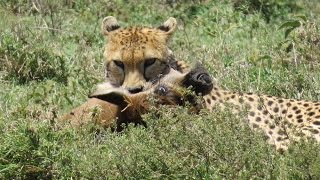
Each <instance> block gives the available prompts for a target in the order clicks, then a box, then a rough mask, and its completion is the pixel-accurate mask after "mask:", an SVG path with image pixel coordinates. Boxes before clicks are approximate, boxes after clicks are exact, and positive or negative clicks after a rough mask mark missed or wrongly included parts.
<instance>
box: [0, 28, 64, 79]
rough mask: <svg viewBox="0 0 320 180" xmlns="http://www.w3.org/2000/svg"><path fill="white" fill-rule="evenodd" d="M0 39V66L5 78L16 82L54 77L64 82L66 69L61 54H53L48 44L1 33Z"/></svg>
mask: <svg viewBox="0 0 320 180" xmlns="http://www.w3.org/2000/svg"><path fill="white" fill-rule="evenodd" d="M1 36H2V38H1V40H0V63H1V64H2V66H1V67H0V70H1V71H4V76H5V79H11V80H14V81H16V82H18V83H27V82H29V81H33V80H36V81H41V80H45V79H55V80H57V81H60V82H66V80H67V69H66V64H65V60H64V58H63V57H62V56H59V55H57V54H55V53H54V52H53V51H52V50H51V48H50V47H49V46H47V45H46V44H41V45H40V46H39V45H38V46H37V45H36V44H33V43H35V42H28V40H25V39H19V38H18V37H15V36H14V35H12V34H8V33H3V34H2V35H1Z"/></svg>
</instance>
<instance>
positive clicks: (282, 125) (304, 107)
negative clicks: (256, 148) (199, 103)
mask: <svg viewBox="0 0 320 180" xmlns="http://www.w3.org/2000/svg"><path fill="white" fill-rule="evenodd" d="M203 98H204V101H205V107H206V108H207V109H208V110H209V111H212V110H214V108H215V107H220V108H221V109H225V108H226V107H227V106H231V111H232V112H233V113H239V112H241V111H242V112H244V111H245V112H248V113H247V120H248V123H249V125H250V127H251V128H252V129H255V130H262V132H264V133H265V134H266V137H267V138H268V143H270V144H271V145H274V146H275V147H276V149H277V150H280V151H282V150H287V148H288V145H289V144H290V142H292V141H297V140H299V139H300V138H301V134H302V135H304V136H306V137H313V138H314V139H315V140H316V141H318V142H319V141H320V134H319V132H320V103H319V102H311V101H304V100H295V99H286V98H281V97H275V96H268V95H263V94H261V95H260V94H253V93H239V92H231V91H226V90H223V89H221V88H219V87H218V86H217V85H216V84H214V87H213V89H212V91H211V92H210V93H209V94H208V95H206V96H204V97H203Z"/></svg>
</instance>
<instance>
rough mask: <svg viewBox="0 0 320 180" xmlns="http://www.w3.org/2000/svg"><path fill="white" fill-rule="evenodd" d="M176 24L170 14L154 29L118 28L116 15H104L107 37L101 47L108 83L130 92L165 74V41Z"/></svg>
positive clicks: (144, 88) (166, 62) (142, 88)
mask: <svg viewBox="0 0 320 180" xmlns="http://www.w3.org/2000/svg"><path fill="white" fill-rule="evenodd" d="M176 25H177V21H176V19H175V18H172V17H170V18H169V19H168V20H167V21H165V22H164V23H163V24H162V25H161V26H159V27H157V28H147V27H130V28H121V27H120V25H119V23H118V22H117V20H116V18H114V17H112V16H108V17H105V18H104V19H103V22H102V33H103V34H104V36H105V37H106V39H107V40H108V41H107V43H106V45H105V49H104V58H105V61H106V78H107V80H108V82H110V83H111V84H112V85H113V86H116V87H122V88H125V89H127V90H128V91H129V92H130V93H132V94H134V93H138V92H141V91H144V90H146V87H145V85H146V83H147V82H152V81H156V80H157V79H159V77H161V76H163V75H166V74H167V73H168V72H169V71H170V65H169V64H170V62H169V61H170V60H169V59H170V56H171V51H170V50H169V49H168V46H167V44H168V41H169V39H170V37H171V36H172V34H173V33H174V31H175V29H176Z"/></svg>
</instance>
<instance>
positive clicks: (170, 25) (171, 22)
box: [158, 17, 177, 35]
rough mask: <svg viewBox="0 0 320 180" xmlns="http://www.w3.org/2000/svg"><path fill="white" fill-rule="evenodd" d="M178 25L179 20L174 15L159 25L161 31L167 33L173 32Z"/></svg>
mask: <svg viewBox="0 0 320 180" xmlns="http://www.w3.org/2000/svg"><path fill="white" fill-rule="evenodd" d="M176 27H177V20H176V19H175V18H173V17H170V18H169V19H168V20H167V21H166V22H164V23H163V24H162V25H161V26H159V27H158V29H160V30H161V31H164V32H165V33H166V34H168V35H170V34H172V33H173V32H174V31H175V30H176Z"/></svg>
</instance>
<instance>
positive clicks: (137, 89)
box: [128, 86, 143, 94]
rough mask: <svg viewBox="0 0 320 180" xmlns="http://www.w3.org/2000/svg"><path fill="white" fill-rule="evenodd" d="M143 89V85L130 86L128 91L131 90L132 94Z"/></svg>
mask: <svg viewBox="0 0 320 180" xmlns="http://www.w3.org/2000/svg"><path fill="white" fill-rule="evenodd" d="M142 90H143V87H142V86H139V87H132V88H128V91H129V92H130V93H131V94H136V93H139V92H141V91H142Z"/></svg>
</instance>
